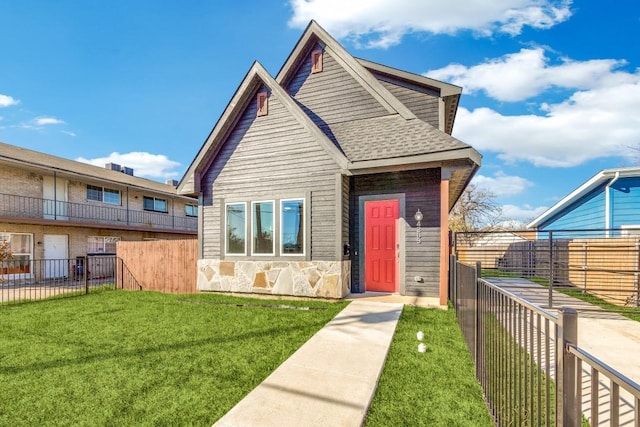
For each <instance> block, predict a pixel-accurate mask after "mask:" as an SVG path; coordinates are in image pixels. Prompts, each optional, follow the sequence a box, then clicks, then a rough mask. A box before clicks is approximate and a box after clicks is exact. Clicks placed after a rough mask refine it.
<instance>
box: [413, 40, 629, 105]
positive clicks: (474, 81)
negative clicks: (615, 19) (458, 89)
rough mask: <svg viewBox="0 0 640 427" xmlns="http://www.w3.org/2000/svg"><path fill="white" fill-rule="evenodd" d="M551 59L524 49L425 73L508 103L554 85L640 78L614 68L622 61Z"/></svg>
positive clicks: (576, 87)
mask: <svg viewBox="0 0 640 427" xmlns="http://www.w3.org/2000/svg"><path fill="white" fill-rule="evenodd" d="M549 62H550V59H549V58H548V57H547V55H546V54H545V51H544V49H542V48H535V49H522V50H520V52H517V53H512V54H508V55H505V56H503V57H500V58H494V59H489V60H488V61H487V62H485V63H483V64H479V65H474V66H471V67H467V66H464V65H460V64H451V65H448V66H446V67H443V68H440V69H437V70H432V71H428V72H427V73H425V75H428V76H429V77H432V78H434V79H437V80H443V81H447V82H451V83H453V84H456V85H458V86H462V87H463V88H464V90H465V92H467V93H474V92H477V91H483V92H484V93H486V94H487V95H488V96H490V97H492V98H494V99H497V100H499V101H507V102H515V101H523V100H525V99H528V98H532V97H535V96H537V95H539V94H541V93H542V92H543V91H545V90H547V89H549V88H552V87H560V88H566V89H573V90H585V89H594V88H598V87H607V86H615V85H620V84H624V83H631V82H633V81H634V80H636V77H637V76H634V75H632V74H629V73H625V72H621V71H615V70H616V69H618V68H619V67H621V66H624V65H625V64H626V62H625V61H620V60H613V59H594V60H589V61H582V62H580V61H572V60H571V59H568V58H560V63H559V64H558V65H552V64H550V63H549Z"/></svg>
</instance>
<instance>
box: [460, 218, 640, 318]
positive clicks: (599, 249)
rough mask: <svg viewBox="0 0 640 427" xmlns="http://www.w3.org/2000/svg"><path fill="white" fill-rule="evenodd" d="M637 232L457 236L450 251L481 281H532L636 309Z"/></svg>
mask: <svg viewBox="0 0 640 427" xmlns="http://www.w3.org/2000/svg"><path fill="white" fill-rule="evenodd" d="M639 231H640V230H633V229H624V230H620V229H616V230H605V229H601V230H571V231H531V230H526V231H508V232H461V233H455V235H454V244H453V251H454V253H455V254H456V256H457V257H458V259H459V260H460V261H462V262H465V263H468V264H474V263H476V262H481V263H482V267H483V269H484V274H485V275H510V276H518V277H524V278H535V279H536V280H537V281H539V282H544V283H545V284H548V285H550V286H551V287H554V286H572V287H577V288H580V289H582V290H584V291H585V292H589V293H592V294H594V295H597V296H598V297H600V298H603V299H605V300H607V301H609V302H611V303H613V304H616V305H620V306H632V307H640V235H638V234H636V233H637V232H639ZM550 295H551V293H550ZM551 305H552V302H551V301H550V306H551Z"/></svg>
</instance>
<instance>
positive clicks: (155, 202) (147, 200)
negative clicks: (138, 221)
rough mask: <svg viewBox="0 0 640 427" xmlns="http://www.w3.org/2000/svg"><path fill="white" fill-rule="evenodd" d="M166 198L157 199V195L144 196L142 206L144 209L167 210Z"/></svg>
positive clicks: (165, 211) (164, 211)
mask: <svg viewBox="0 0 640 427" xmlns="http://www.w3.org/2000/svg"><path fill="white" fill-rule="evenodd" d="M167 206H168V205H167V199H159V198H157V197H148V196H144V197H143V198H142V208H143V209H144V210H145V211H154V212H163V213H167V212H169V209H168V207H167Z"/></svg>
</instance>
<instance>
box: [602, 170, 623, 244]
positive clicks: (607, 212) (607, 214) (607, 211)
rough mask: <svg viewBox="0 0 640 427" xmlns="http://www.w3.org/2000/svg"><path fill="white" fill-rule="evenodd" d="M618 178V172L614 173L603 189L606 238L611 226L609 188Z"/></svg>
mask: <svg viewBox="0 0 640 427" xmlns="http://www.w3.org/2000/svg"><path fill="white" fill-rule="evenodd" d="M618 178H620V172H619V171H618V172H616V174H615V175H614V177H613V179H612V180H611V181H609V183H608V184H607V186H606V187H605V188H604V191H605V193H604V228H606V229H607V231H606V236H607V237H609V233H610V232H609V230H610V229H611V228H612V227H611V226H612V224H611V186H612V185H613V184H615V182H616V181H617V180H618Z"/></svg>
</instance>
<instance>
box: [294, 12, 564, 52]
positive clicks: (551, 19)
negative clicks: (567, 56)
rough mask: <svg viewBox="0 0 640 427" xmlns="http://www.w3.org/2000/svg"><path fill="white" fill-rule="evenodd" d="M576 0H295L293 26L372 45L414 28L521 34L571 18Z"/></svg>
mask: <svg viewBox="0 0 640 427" xmlns="http://www.w3.org/2000/svg"><path fill="white" fill-rule="evenodd" d="M571 3H572V0H502V1H499V2H498V1H486V0H449V1H441V0H420V1H416V0H376V1H371V0H349V1H344V0H290V4H291V8H292V9H293V16H292V17H291V19H290V20H289V25H290V26H292V27H296V28H304V27H305V26H306V25H307V24H308V23H309V21H310V20H311V19H315V20H316V21H318V23H319V24H320V25H322V26H323V28H325V29H326V30H327V31H329V32H330V33H331V34H332V35H334V36H335V37H337V38H351V39H353V40H354V41H355V42H356V43H359V44H363V45H365V46H367V47H381V48H386V47H389V46H393V45H396V44H398V43H399V42H400V40H401V39H402V36H403V35H405V34H407V33H411V32H429V33H433V34H454V33H456V32H458V31H463V30H471V31H473V32H475V33H476V34H478V35H480V36H491V35H492V34H494V33H506V34H510V35H517V34H520V32H521V31H522V29H523V27H525V26H528V27H532V28H537V29H545V28H550V27H552V26H554V25H556V24H558V23H560V22H563V21H565V20H567V19H568V18H569V17H570V16H571V9H570V7H571Z"/></svg>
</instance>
